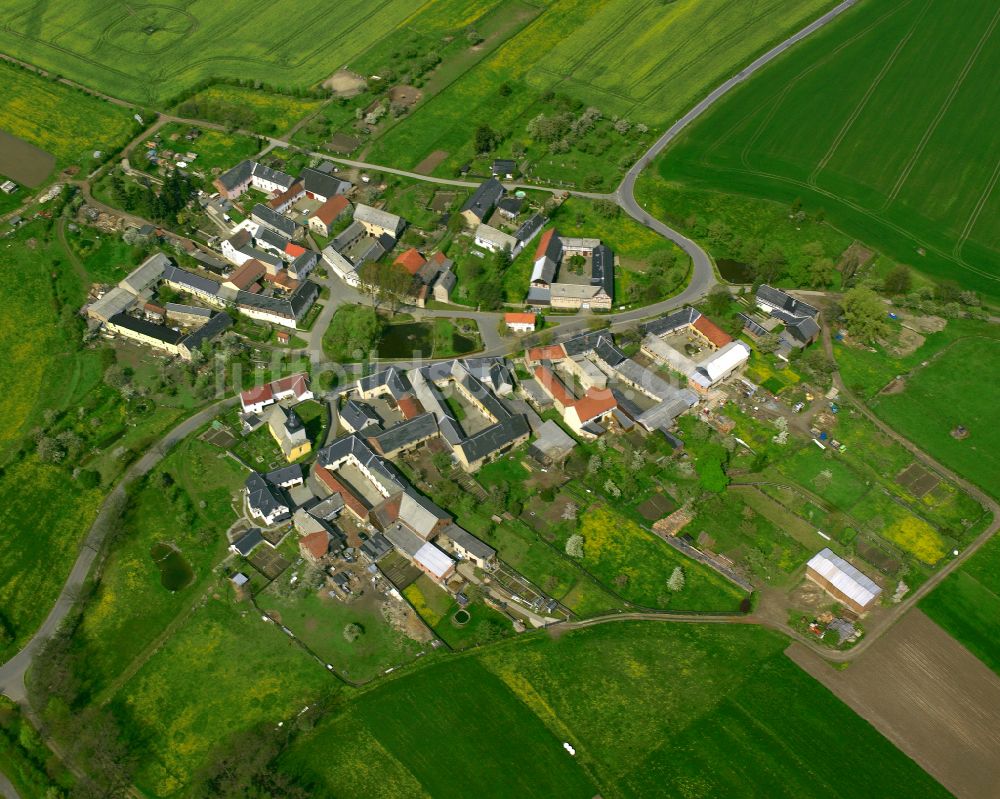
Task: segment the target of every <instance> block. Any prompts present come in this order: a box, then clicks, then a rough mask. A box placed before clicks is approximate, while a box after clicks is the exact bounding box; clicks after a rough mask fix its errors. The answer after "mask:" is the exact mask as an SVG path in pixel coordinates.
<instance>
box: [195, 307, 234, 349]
mask: <svg viewBox="0 0 1000 799" xmlns="http://www.w3.org/2000/svg"><path fill="white" fill-rule="evenodd" d="M232 325H233V318H232V317H231V316H230V315H229V314H227V313H226V312H225V311H220V312H219V313H217V314H215V316H213V317H212V318H211V319H209V320H208V321H207V322H206V323H205V324H203V325H202V326H201V327H199V328H198V329H197V330H195V331H194V332H193V333H191V335H189V336H188V337H187V338H186V339H184V346H185V347H187V348H188V349H189V350H195V349H197V348H198V347H200V346H201V345H202V344H204V343H205V342H206V341H211V340H212V339H214V338H215V337H216V336H218V335H219V334H220V333H222V332H223V331H224V330H228V329H229V328H230V327H232Z"/></svg>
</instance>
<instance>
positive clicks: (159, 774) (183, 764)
mask: <svg viewBox="0 0 1000 799" xmlns="http://www.w3.org/2000/svg"><path fill="white" fill-rule="evenodd" d="M228 590H229V589H228V588H227V587H225V586H223V585H220V586H219V587H218V589H217V591H216V593H215V594H213V595H212V596H210V597H209V598H207V599H206V600H205V601H204V602H203V603H202V604H199V605H198V606H197V607H196V609H195V610H194V611H193V613H192V615H191V616H190V618H188V619H187V620H186V622H185V623H184V625H183V626H182V627H181V628H180V629H179V630H178V631H177V632H176V633H175V634H174V635H173V636H171V637H170V638H169V639H167V641H166V642H165V644H164V645H163V648H162V649H160V650H159V651H158V652H157V654H156V656H155V657H154V658H151V659H150V660H149V661H147V662H146V664H145V665H144V666H143V668H142V669H140V670H139V672H138V673H136V675H135V676H134V677H132V679H131V680H129V682H127V683H126V684H125V685H124V686H123V687H122V689H121V690H120V691H119V692H118V693H117V694H116V695H115V696H114V698H113V699H112V700H111V705H110V707H111V709H112V710H113V711H114V713H115V715H116V716H118V718H119V722H120V724H121V725H122V728H123V731H124V732H125V735H126V737H127V740H129V741H130V742H131V743H132V745H133V747H134V748H135V750H136V751H137V753H138V754H139V757H140V766H139V770H138V772H137V775H136V785H137V786H138V787H139V788H140V790H142V791H143V792H144V793H147V794H149V795H152V796H160V797H165V796H171V795H174V794H176V793H178V791H180V790H181V789H182V788H183V787H184V786H185V785H187V784H188V783H189V782H190V780H191V777H192V775H193V774H194V772H195V771H196V770H197V769H198V768H199V766H200V765H201V764H202V763H203V762H204V760H205V758H206V756H207V755H208V754H209V752H210V751H211V750H212V749H213V748H214V747H216V746H218V744H219V742H220V741H222V740H225V739H226V738H227V736H229V735H231V734H232V733H233V731H235V730H238V729H245V728H247V727H250V726H252V725H254V724H256V723H257V722H260V721H263V720H265V719H266V720H268V721H273V722H274V723H277V722H278V721H286V722H287V721H289V720H290V719H291V718H292V717H293V716H295V714H296V713H297V712H298V711H299V710H301V709H302V707H304V706H305V705H307V704H309V703H310V702H311V701H312V700H313V699H314V698H316V697H317V696H320V695H322V694H324V693H327V692H328V691H330V690H331V689H332V687H333V683H332V682H331V680H332V679H333V678H332V677H330V676H329V675H328V674H327V672H326V670H325V669H323V667H322V666H321V665H320V664H318V663H316V662H315V661H314V660H312V659H311V658H309V657H308V656H307V655H305V654H304V653H303V652H302V650H300V649H299V648H298V647H295V646H294V645H292V644H290V642H289V639H288V637H287V636H286V635H285V634H284V633H282V632H281V630H279V629H278V628H277V626H276V625H273V624H264V623H262V622H261V620H260V616H259V615H257V614H256V613H254V612H253V608H251V607H249V606H248V605H233V604H232V602H231V601H230V599H229V597H228V595H227V594H228ZM216 597H218V598H216Z"/></svg>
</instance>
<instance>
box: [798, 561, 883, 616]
mask: <svg viewBox="0 0 1000 799" xmlns="http://www.w3.org/2000/svg"><path fill="white" fill-rule="evenodd" d="M806 565H807V567H808V568H810V569H812V570H813V571H814V572H816V573H817V574H818V575H820V576H821V577H822V578H823V579H825V580H826V581H827V582H829V583H830V584H831V585H832V586H833V587H834V588H836V589H837V590H838V591H839V592H840V593H842V594H843V595H844V596H846V597H848V598H850V599H852V600H853V601H855V602H857V603H858V604H859V605H861V606H862V607H867V606H868V605H869V604H871V603H872V602H874V601H875V600H876V599H878V597H879V595H880V594H881V593H882V589H881V588H879V586H878V585H877V584H876V583H875V581H874V580H872V579H871V578H870V577H868V576H866V575H865V574H863V573H862V572H861V571H860V570H859V569H857V568H855V567H854V566H852V565H851V564H850V563H848V562H847V561H846V560H844V559H843V558H842V557H840V556H839V555H837V554H835V553H834V552H833V550H832V549H830V548H829V547H827V548H826V549H823V550H821V551H820V552H817V553H816V554H815V555H813V556H812V558H810V559H809V563H808V564H806Z"/></svg>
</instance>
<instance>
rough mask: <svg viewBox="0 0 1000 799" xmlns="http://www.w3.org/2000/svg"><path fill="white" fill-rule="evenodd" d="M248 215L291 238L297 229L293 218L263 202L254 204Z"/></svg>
mask: <svg viewBox="0 0 1000 799" xmlns="http://www.w3.org/2000/svg"><path fill="white" fill-rule="evenodd" d="M250 215H251V216H252V217H253V218H254V219H255V220H256V221H258V222H260V223H261V224H262V225H267V226H268V227H270V228H273V229H274V230H276V231H277V232H278V233H281V234H282V235H284V236H288V238H292V237H293V236H294V235H295V233H296V232H297V231H298V229H299V226H298V223H296V222H295V221H294V220H292V219H289V218H288V217H287V216H285V215H283V214H279V213H278V212H277V211H275V210H273V209H271V208H268V207H267V206H266V205H264V204H263V203H258V204H257V205H255V206H254V207H253V211H252V212H251V214H250ZM283 246H284V245H282V248H283Z"/></svg>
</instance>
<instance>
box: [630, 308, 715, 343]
mask: <svg viewBox="0 0 1000 799" xmlns="http://www.w3.org/2000/svg"><path fill="white" fill-rule="evenodd" d="M700 316H701V312H700V311H697V310H695V309H694V308H691V307H686V308H681V309H680V310H679V311H674V312H673V313H668V314H667V315H666V316H661V317H660V318H659V319H654V320H653V321H652V322H647V323H646V324H644V325H642V327H641V328H640V330H642V332H643V333H652V334H653V335H654V336H665V335H667V333H672V332H673V331H675V330H680V329H681V328H682V327H685V326H687V325H693V324H694V323H695V322H696V321H698V318H699V317H700Z"/></svg>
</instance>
